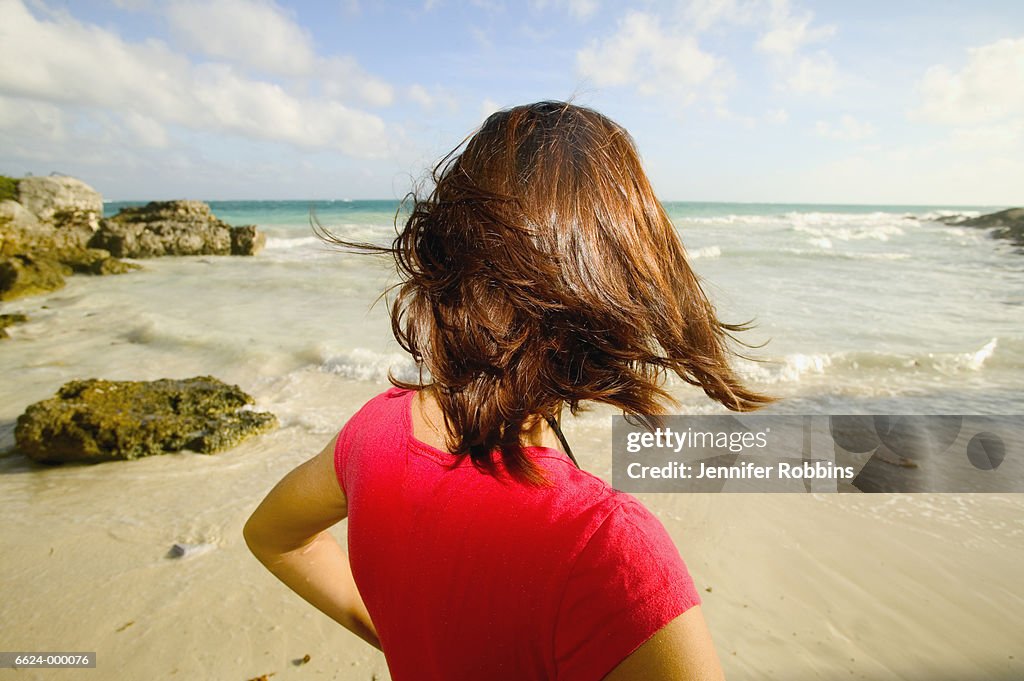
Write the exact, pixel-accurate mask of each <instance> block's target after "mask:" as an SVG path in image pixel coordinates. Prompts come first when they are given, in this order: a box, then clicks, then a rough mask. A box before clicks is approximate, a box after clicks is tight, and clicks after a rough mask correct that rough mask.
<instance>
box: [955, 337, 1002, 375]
mask: <svg viewBox="0 0 1024 681" xmlns="http://www.w3.org/2000/svg"><path fill="white" fill-rule="evenodd" d="M997 345H999V339H998V338H993V339H992V340H990V341H989V342H988V343H986V344H985V345H984V347H982V348H981V349H980V350H978V351H977V352H975V353H966V355H965V356H964V360H965V362H964V366H965V367H966V368H968V369H970V370H972V371H979V370H981V368H982V367H984V366H985V362H986V361H988V359H989V358H990V357H992V355H993V354H995V351H996V346H997Z"/></svg>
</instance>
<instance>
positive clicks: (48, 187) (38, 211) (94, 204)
mask: <svg viewBox="0 0 1024 681" xmlns="http://www.w3.org/2000/svg"><path fill="white" fill-rule="evenodd" d="M18 202H19V203H21V205H23V206H24V207H25V208H27V209H28V210H29V212H31V213H33V214H34V215H35V216H36V217H38V218H39V220H41V221H42V222H50V223H54V222H56V221H57V220H59V219H60V218H61V217H62V216H64V218H65V219H66V217H67V216H69V215H71V216H77V219H79V220H81V221H83V222H84V223H85V224H87V225H89V226H90V227H91V231H95V229H96V227H97V226H98V220H99V217H100V216H101V215H103V197H102V196H101V195H100V193H99V192H98V191H96V190H95V189H93V188H92V187H90V186H89V185H87V184H86V183H84V182H82V181H81V180H78V179H76V178H74V177H66V176H64V175H51V176H49V177H26V178H23V179H21V180H18Z"/></svg>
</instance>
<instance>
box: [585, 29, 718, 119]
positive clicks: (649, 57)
mask: <svg viewBox="0 0 1024 681" xmlns="http://www.w3.org/2000/svg"><path fill="white" fill-rule="evenodd" d="M576 64H577V68H578V69H579V71H580V73H581V75H583V76H584V77H587V78H589V79H590V80H592V81H593V83H594V84H595V85H597V86H599V87H604V86H635V87H636V89H637V91H638V92H639V93H641V94H644V95H654V94H659V93H674V94H676V95H681V96H682V98H683V101H684V102H689V101H692V100H693V99H694V98H695V97H696V96H697V95H698V93H699V92H701V90H702V89H707V90H710V91H711V92H718V91H720V90H721V88H722V87H723V86H724V85H725V82H726V81H727V80H728V77H727V76H726V74H725V73H724V72H723V68H722V63H721V62H720V61H719V60H718V59H717V58H716V57H714V56H712V55H711V54H708V53H706V52H704V51H702V50H701V49H700V46H699V45H698V44H697V41H696V40H695V39H694V38H693V36H691V35H686V34H684V33H681V32H678V31H673V30H668V29H665V28H663V27H662V25H661V22H660V20H659V18H658V17H656V16H654V15H652V14H647V13H644V12H631V13H629V14H628V15H626V17H625V18H624V19H623V20H622V21H621V22H620V23H619V27H618V30H617V31H616V32H615V33H614V34H613V35H611V36H610V37H607V38H605V39H604V40H597V41H593V42H592V43H591V44H590V46H589V47H587V48H586V49H583V50H581V51H580V52H578V53H577V55H576ZM716 76H717V78H714V82H713V77H716Z"/></svg>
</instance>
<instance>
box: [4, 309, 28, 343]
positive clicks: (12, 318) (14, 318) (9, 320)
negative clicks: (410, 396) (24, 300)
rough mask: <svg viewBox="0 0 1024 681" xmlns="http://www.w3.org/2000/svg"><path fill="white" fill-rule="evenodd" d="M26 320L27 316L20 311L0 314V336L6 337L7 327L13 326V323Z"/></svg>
mask: <svg viewBox="0 0 1024 681" xmlns="http://www.w3.org/2000/svg"><path fill="white" fill-rule="evenodd" d="M27 321H28V317H26V316H25V315H23V314H21V313H17V312H16V313H14V314H0V338H8V337H9V336H8V333H7V327H8V326H14V325H15V324H23V323H24V322H27Z"/></svg>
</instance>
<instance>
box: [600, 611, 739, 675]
mask: <svg viewBox="0 0 1024 681" xmlns="http://www.w3.org/2000/svg"><path fill="white" fill-rule="evenodd" d="M724 678H725V677H724V676H723V675H722V667H721V665H720V664H719V662H718V654H717V653H716V652H715V646H714V644H712V642H711V634H710V632H708V626H707V624H706V623H705V622H704V615H703V614H702V613H701V610H700V606H699V605H695V606H694V607H692V608H690V609H689V610H687V611H686V612H684V613H683V614H682V615H680V616H679V617H677V618H675V619H674V620H672V621H671V622H669V623H668V624H667V625H665V627H663V628H662V629H661V630H660V631H659V632H658V633H656V634H655V635H654V636H652V637H651V638H650V639H649V640H648V641H647V642H646V643H644V644H643V645H642V646H640V647H639V648H637V649H636V650H635V651H634V652H633V654H632V655H630V656H629V657H627V658H626V659H625V660H623V661H622V662H621V663H620V664H619V665H618V666H617V667H616V668H615V669H613V670H612V672H611V673H610V674H608V676H606V677H604V681H640V680H641V679H642V680H644V681H648V680H652V679H657V680H658V681H722V679H724Z"/></svg>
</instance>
